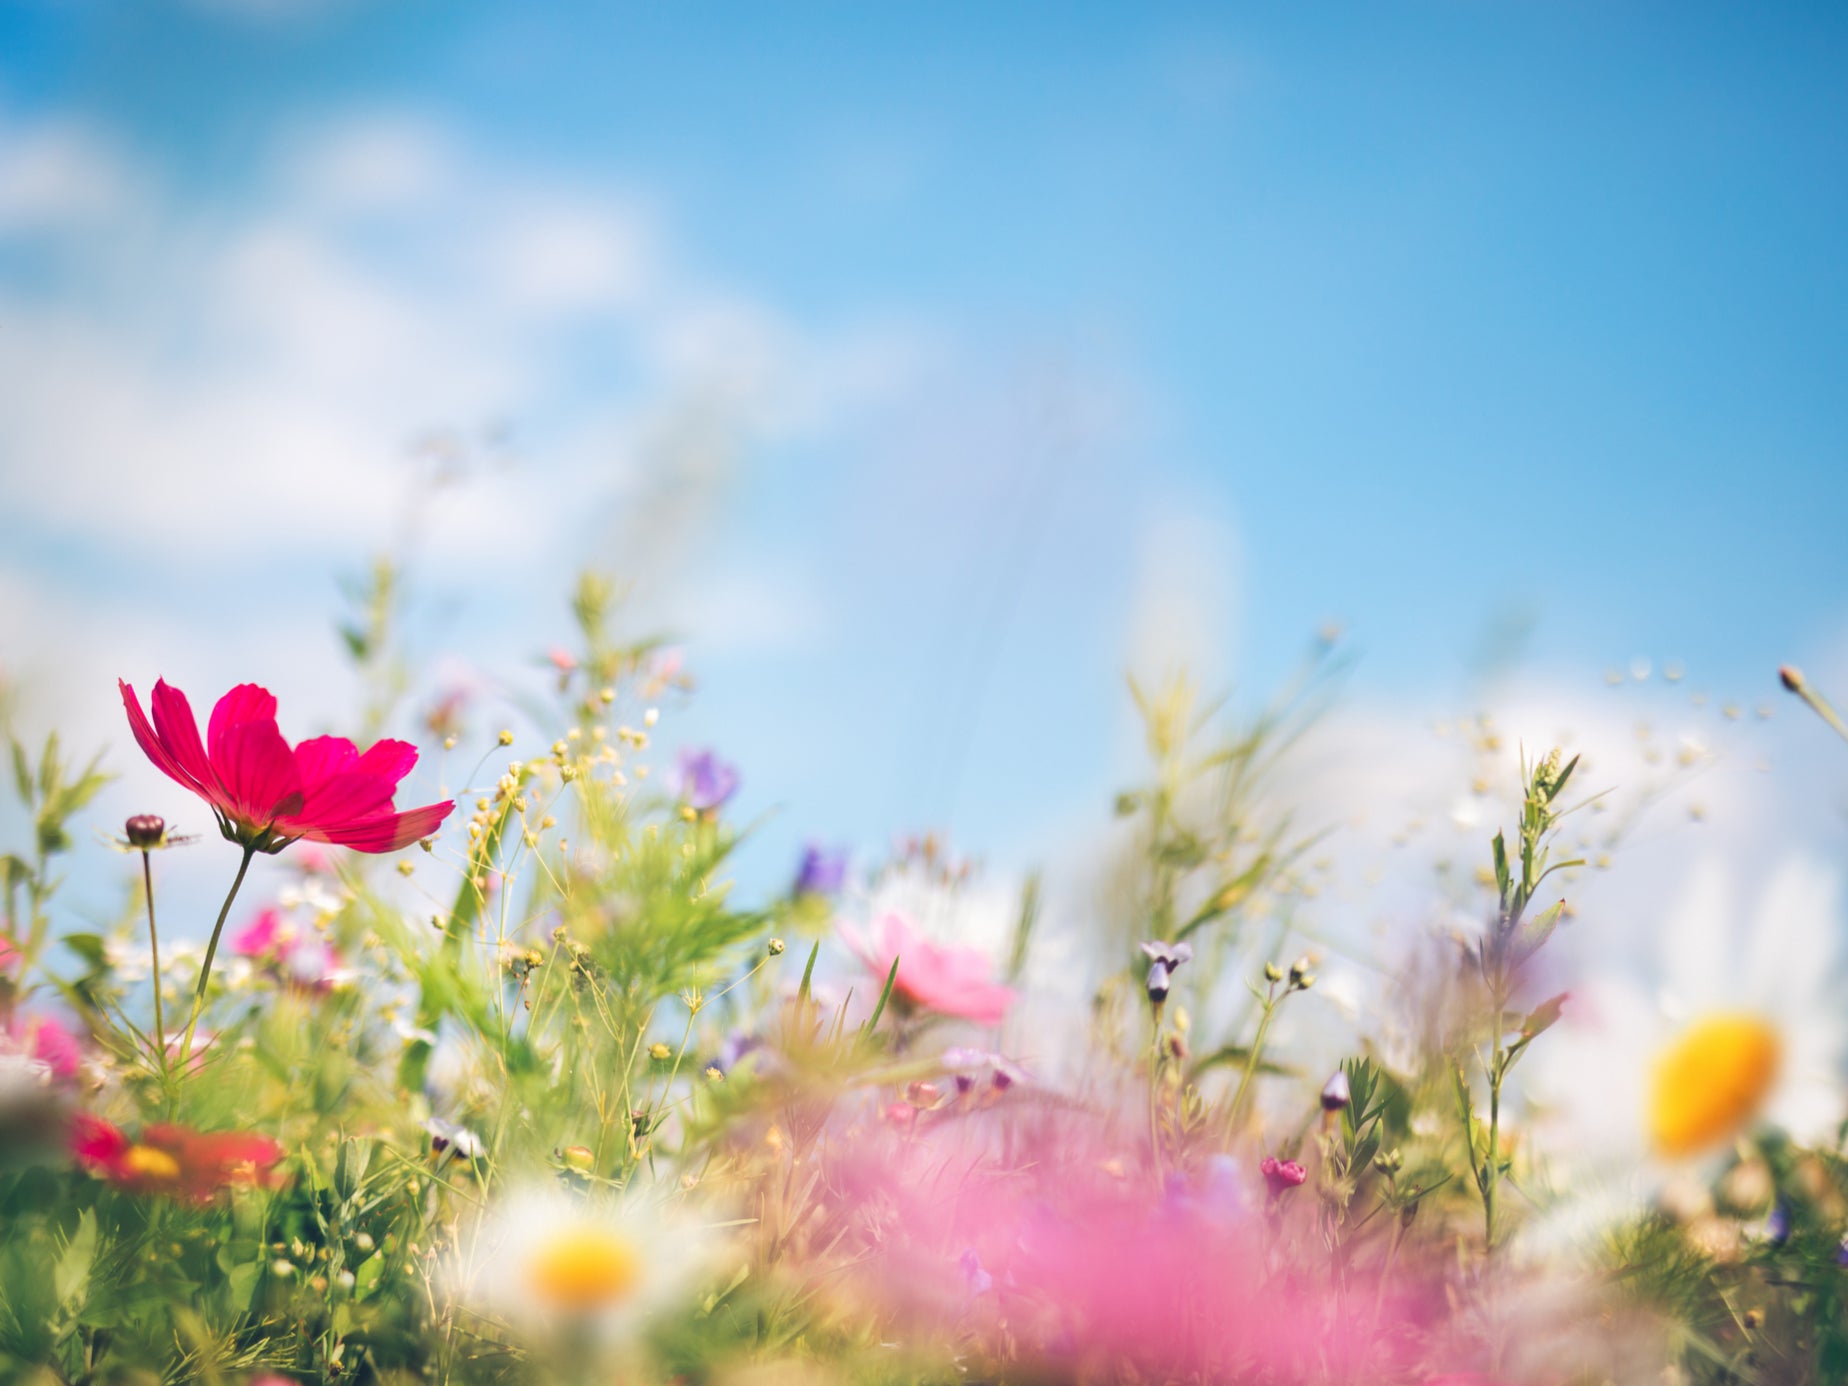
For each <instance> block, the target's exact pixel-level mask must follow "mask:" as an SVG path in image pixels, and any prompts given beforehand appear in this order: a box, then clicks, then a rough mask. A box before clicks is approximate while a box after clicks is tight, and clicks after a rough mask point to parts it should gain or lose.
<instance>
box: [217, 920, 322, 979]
mask: <svg viewBox="0 0 1848 1386" xmlns="http://www.w3.org/2000/svg"><path fill="white" fill-rule="evenodd" d="M231 951H232V952H233V953H236V954H237V955H238V956H239V957H244V958H249V959H251V960H252V961H254V962H259V963H264V964H266V965H268V966H269V967H270V968H271V969H272V970H273V971H274V972H275V974H276V975H277V976H278V977H279V978H280V979H281V980H282V981H284V982H286V983H288V984H289V985H290V986H292V987H296V988H299V989H301V990H303V991H316V992H325V991H331V990H332V989H333V987H334V985H335V983H336V982H337V981H338V980H339V978H340V972H341V967H340V955H339V953H337V952H336V951H335V950H334V949H333V948H332V947H331V946H330V945H329V944H327V943H325V942H323V941H322V940H321V939H319V938H316V937H314V936H312V935H303V934H302V933H301V932H300V931H298V930H297V929H296V928H295V927H294V926H292V925H290V924H289V923H288V922H287V921H285V920H284V919H283V917H282V916H281V914H279V913H278V912H277V911H275V910H264V911H263V912H262V913H261V914H259V915H258V916H257V917H256V918H255V919H253V920H252V921H251V922H250V923H248V924H246V925H245V926H244V927H243V928H242V929H240V930H239V931H238V932H237V933H235V934H233V935H232V936H231Z"/></svg>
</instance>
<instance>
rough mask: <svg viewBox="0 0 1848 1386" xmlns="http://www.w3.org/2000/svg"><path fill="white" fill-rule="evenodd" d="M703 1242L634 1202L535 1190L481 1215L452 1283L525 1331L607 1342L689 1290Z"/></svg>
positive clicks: (706, 1245) (698, 1234)
mask: <svg viewBox="0 0 1848 1386" xmlns="http://www.w3.org/2000/svg"><path fill="white" fill-rule="evenodd" d="M709 1249H710V1239H709V1237H708V1235H707V1233H706V1232H705V1231H704V1229H701V1228H699V1227H696V1226H694V1225H692V1224H689V1223H685V1222H682V1221H680V1220H678V1219H675V1218H672V1217H670V1216H668V1215H666V1214H664V1213H662V1212H661V1211H659V1210H657V1209H655V1208H652V1207H650V1206H648V1205H646V1204H644V1203H643V1202H641V1201H640V1200H639V1199H620V1198H612V1199H600V1198H597V1197H594V1196H591V1195H576V1194H572V1193H567V1192H565V1191H564V1190H561V1189H557V1188H546V1187H534V1188H529V1189H526V1190H523V1191H521V1192H517V1193H514V1194H512V1195H510V1196H509V1197H507V1198H505V1199H503V1200H501V1202H500V1203H499V1205H498V1206H497V1207H495V1208H494V1209H493V1210H492V1211H491V1212H490V1213H489V1214H488V1215H487V1217H486V1218H485V1220H484V1221H483V1223H482V1225H481V1228H480V1233H479V1236H478V1238H477V1239H476V1241H475V1243H474V1245H473V1248H472V1251H471V1254H469V1255H468V1256H467V1257H466V1258H465V1259H458V1260H457V1261H456V1262H454V1263H453V1264H452V1266H451V1288H452V1290H453V1292H454V1293H456V1294H457V1296H458V1297H459V1298H461V1299H462V1300H464V1301H465V1302H466V1303H469V1304H471V1305H473V1306H474V1307H475V1308H476V1309H478V1310H479V1311H481V1312H483V1313H486V1314H489V1315H491V1316H493V1317H497V1318H500V1319H503V1320H504V1321H505V1322H506V1323H507V1324H508V1325H509V1326H510V1327H511V1328H513V1329H515V1330H516V1331H520V1332H523V1333H525V1334H527V1335H528V1336H529V1337H535V1339H536V1338H537V1337H543V1336H545V1335H550V1334H553V1333H555V1332H559V1331H561V1330H562V1331H563V1332H564V1334H565V1335H566V1337H567V1338H568V1339H570V1340H572V1341H588V1342H591V1343H594V1344H596V1345H598V1346H600V1347H604V1348H612V1347H616V1346H619V1345H621V1344H622V1343H624V1342H627V1341H629V1340H631V1339H633V1338H634V1336H635V1335H636V1334H637V1332H638V1331H639V1330H640V1329H641V1328H642V1326H643V1325H644V1324H645V1322H646V1320H647V1319H648V1317H649V1316H650V1315H651V1314H653V1313H655V1312H658V1311H659V1310H661V1309H663V1308H666V1307H668V1306H671V1305H672V1304H673V1303H675V1302H676V1301H677V1300H679V1299H681V1298H682V1297H683V1296H684V1295H685V1294H686V1293H687V1292H688V1290H689V1289H690V1288H691V1284H692V1282H693V1280H694V1279H695V1278H696V1277H697V1276H698V1275H699V1273H700V1271H701V1270H702V1268H703V1267H704V1266H705V1264H706V1261H707V1257H708V1252H709Z"/></svg>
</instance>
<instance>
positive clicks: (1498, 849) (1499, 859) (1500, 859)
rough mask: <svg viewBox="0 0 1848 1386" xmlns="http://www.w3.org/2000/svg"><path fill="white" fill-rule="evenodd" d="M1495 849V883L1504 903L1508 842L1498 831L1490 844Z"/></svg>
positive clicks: (1505, 897)
mask: <svg viewBox="0 0 1848 1386" xmlns="http://www.w3.org/2000/svg"><path fill="white" fill-rule="evenodd" d="M1491 845H1492V846H1493V848H1494V850H1495V885H1496V888H1497V889H1498V890H1500V891H1501V898H1502V900H1503V902H1504V903H1505V902H1506V901H1507V899H1508V881H1509V876H1508V843H1507V841H1506V840H1505V839H1504V838H1503V837H1502V835H1501V834H1500V833H1499V832H1498V833H1496V834H1495V841H1494V842H1493V843H1492V844H1491Z"/></svg>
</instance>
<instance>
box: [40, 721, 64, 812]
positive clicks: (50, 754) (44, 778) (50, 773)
mask: <svg viewBox="0 0 1848 1386" xmlns="http://www.w3.org/2000/svg"><path fill="white" fill-rule="evenodd" d="M60 774H61V771H60V770H59V767H58V734H57V733H56V732H52V733H51V734H50V735H49V736H47V737H46V738H45V753H44V754H43V755H41V756H40V757H39V772H38V784H39V793H41V794H44V795H46V796H47V797H49V796H50V794H51V792H52V791H53V790H54V789H56V788H57V787H58V780H59V777H60Z"/></svg>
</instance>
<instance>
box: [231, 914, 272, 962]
mask: <svg viewBox="0 0 1848 1386" xmlns="http://www.w3.org/2000/svg"><path fill="white" fill-rule="evenodd" d="M284 927H285V926H284V925H283V922H282V916H281V915H280V914H278V913H276V911H275V910H264V911H263V912H262V913H261V914H259V915H258V916H257V917H256V918H255V919H253V920H251V921H250V923H248V924H246V925H245V926H244V927H243V928H241V929H239V930H238V931H237V932H236V933H235V934H233V935H231V951H232V952H233V953H235V954H237V955H238V956H239V957H240V958H266V957H268V956H270V955H271V954H272V953H276V952H279V951H281V948H282V944H283V930H284Z"/></svg>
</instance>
